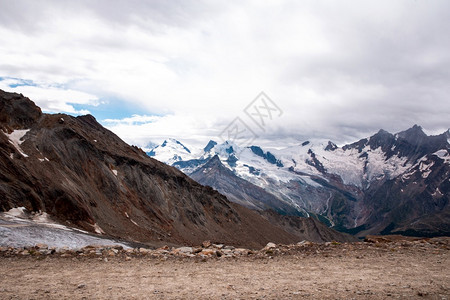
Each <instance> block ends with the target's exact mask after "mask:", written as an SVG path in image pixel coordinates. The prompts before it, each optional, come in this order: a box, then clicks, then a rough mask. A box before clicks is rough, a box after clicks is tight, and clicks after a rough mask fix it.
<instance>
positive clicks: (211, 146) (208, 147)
mask: <svg viewBox="0 0 450 300" xmlns="http://www.w3.org/2000/svg"><path fill="white" fill-rule="evenodd" d="M216 145H217V142H215V141H213V140H209V142H208V144H207V145H206V146H205V148H203V151H204V152H209V151H210V150H211V149H212V148H214V146H216Z"/></svg>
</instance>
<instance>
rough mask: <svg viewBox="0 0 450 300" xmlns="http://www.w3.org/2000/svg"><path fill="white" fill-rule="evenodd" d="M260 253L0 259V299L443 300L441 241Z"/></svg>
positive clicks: (445, 250)
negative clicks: (250, 254)
mask: <svg viewBox="0 0 450 300" xmlns="http://www.w3.org/2000/svg"><path fill="white" fill-rule="evenodd" d="M285 249H287V250H286V251H284V250H283V251H277V249H275V251H272V252H273V253H274V254H273V255H272V253H271V255H267V256H257V255H255V256H244V257H233V258H216V257H215V258H208V259H204V258H203V259H201V258H197V257H195V258H193V257H190V258H189V257H186V258H181V257H159V258H155V257H148V256H133V257H131V258H127V259H124V257H118V256H117V257H110V258H106V257H100V258H88V257H76V256H75V257H61V256H57V255H50V256H37V257H33V256H24V257H22V256H20V255H13V256H3V257H0V298H1V299H42V298H44V299H299V298H302V299H303V298H306V299H319V298H322V299H323V298H330V299H336V298H338V299H351V298H355V299H390V298H394V299H396V298H403V299H411V298H417V299H421V298H424V299H450V260H449V247H448V244H428V243H424V244H421V243H404V242H402V243H385V244H378V243H377V244H371V243H359V244H339V245H328V246H324V245H313V246H310V247H307V248H305V249H303V250H299V249H296V248H291V249H289V247H287V248H286V246H285Z"/></svg>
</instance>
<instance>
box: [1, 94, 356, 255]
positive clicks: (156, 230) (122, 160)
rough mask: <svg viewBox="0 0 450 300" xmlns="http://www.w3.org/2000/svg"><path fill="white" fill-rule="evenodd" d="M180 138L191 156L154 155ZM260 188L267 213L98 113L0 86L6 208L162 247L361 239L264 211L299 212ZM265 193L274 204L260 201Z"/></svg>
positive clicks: (256, 196) (311, 220) (310, 221)
mask: <svg viewBox="0 0 450 300" xmlns="http://www.w3.org/2000/svg"><path fill="white" fill-rule="evenodd" d="M172 144H173V146H174V147H179V148H180V149H181V150H182V152H183V153H187V154H190V153H189V149H187V148H186V147H183V146H182V144H181V143H177V142H176V141H170V142H167V143H166V144H163V145H161V147H157V148H155V149H154V155H156V154H157V153H159V151H160V148H161V149H162V148H165V149H168V148H169V147H170V145H172ZM217 146H218V145H215V146H214V147H212V148H211V149H209V151H210V152H208V153H212V151H215V150H213V149H218V148H217ZM150 154H151V153H150ZM158 155H159V157H161V155H163V154H162V153H160V154H158ZM187 157H188V156H186V158H187ZM189 158H190V157H189ZM175 160H176V162H180V159H178V158H177V159H175ZM216 161H217V160H216ZM174 162H175V161H174ZM213 163H214V161H211V162H210V164H213ZM202 166H206V165H205V164H203V165H202ZM198 167H200V165H198ZM224 171H228V169H224ZM230 176H231V174H230ZM239 184H243V185H245V184H247V181H241V182H240V183H239ZM249 185H250V184H249ZM251 189H253V187H251ZM258 192H259V194H258V193H256V194H254V195H253V196H252V197H253V200H254V203H255V205H256V206H258V207H257V208H258V209H259V211H258V210H251V209H249V208H247V207H244V206H242V205H239V204H237V203H234V202H231V201H229V199H227V198H226V197H225V196H224V195H222V194H220V193H219V192H218V191H216V190H214V189H213V188H211V187H209V186H204V185H202V184H200V183H197V182H196V181H195V180H193V179H192V178H190V177H188V176H187V175H185V174H184V173H183V172H181V171H179V170H178V169H176V168H175V167H172V166H168V165H167V164H165V163H162V162H160V161H158V160H155V159H153V158H150V157H149V156H148V155H147V154H146V153H145V152H144V151H143V150H142V149H140V148H138V147H135V146H130V145H128V144H126V143H125V142H123V141H122V140H121V139H120V138H119V137H118V136H116V135H115V134H114V133H112V132H111V131H109V130H107V129H106V128H104V127H103V126H101V125H100V124H99V123H98V122H97V121H96V119H95V118H94V117H93V116H91V115H85V116H78V117H73V116H69V115H65V114H46V113H42V111H41V109H40V108H39V107H38V106H36V105H35V103H34V102H33V101H31V100H30V99H28V98H26V97H24V96H23V95H21V94H16V93H8V92H5V91H1V90H0V211H3V212H6V211H10V210H11V209H16V208H20V210H21V211H24V212H27V213H36V212H41V213H43V212H45V213H46V215H48V216H49V218H51V219H52V221H55V222H58V223H60V224H63V225H65V226H68V227H73V228H78V229H82V230H84V231H88V232H91V233H96V234H99V235H104V236H109V237H114V238H121V239H123V240H127V241H133V242H139V243H144V244H147V245H153V246H157V245H163V244H178V245H179V244H190V245H199V244H200V243H201V242H202V241H204V240H211V241H212V242H220V243H226V244H229V245H235V246H244V247H251V248H255V247H261V246H264V245H265V244H266V243H268V242H269V241H271V242H275V243H293V242H297V241H301V240H305V239H306V240H311V241H316V242H323V241H332V240H337V241H352V240H355V239H354V237H352V236H350V235H347V234H343V233H340V232H337V231H335V230H334V229H330V228H328V227H327V226H326V225H324V224H323V223H321V222H318V221H317V220H316V219H314V218H301V217H299V216H290V217H287V216H282V215H279V214H278V213H276V212H275V211H273V210H263V208H266V207H267V208H271V207H279V208H282V207H284V208H286V210H287V211H286V213H290V212H291V208H290V206H289V205H284V204H283V202H280V201H279V199H277V198H276V197H274V196H272V195H271V194H270V193H267V192H266V191H265V190H264V189H262V188H260V189H259V190H258ZM247 193H248V192H246V191H245V192H243V194H242V195H244V194H247ZM264 195H265V196H264ZM264 197H266V198H265V199H266V201H267V204H271V205H266V206H262V205H259V204H258V203H257V201H256V200H257V199H262V198H264ZM249 199H250V198H249ZM231 200H233V199H231ZM234 200H236V199H234ZM246 200H247V199H246ZM236 202H237V201H236ZM243 203H245V204H246V203H247V202H245V201H244V202H243ZM283 205H284V206H283Z"/></svg>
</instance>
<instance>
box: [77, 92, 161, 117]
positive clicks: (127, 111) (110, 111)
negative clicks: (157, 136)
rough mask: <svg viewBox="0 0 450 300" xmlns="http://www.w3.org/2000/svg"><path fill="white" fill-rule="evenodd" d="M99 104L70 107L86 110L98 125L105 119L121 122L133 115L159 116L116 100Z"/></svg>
mask: <svg viewBox="0 0 450 300" xmlns="http://www.w3.org/2000/svg"><path fill="white" fill-rule="evenodd" d="M99 103H100V104H99V105H96V106H93V105H84V104H72V103H70V105H72V106H73V107H74V108H75V109H76V110H77V111H82V110H88V111H89V112H90V114H91V115H93V116H94V117H95V118H96V119H97V121H99V122H100V123H104V122H103V121H104V120H107V119H115V120H121V119H125V118H130V117H132V116H134V115H147V116H148V115H151V116H160V115H156V114H153V113H151V112H149V111H147V110H145V109H143V108H142V107H141V106H139V105H134V104H132V103H129V102H127V101H124V100H121V99H117V98H108V99H103V98H101V99H100V100H99Z"/></svg>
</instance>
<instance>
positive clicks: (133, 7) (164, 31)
mask: <svg viewBox="0 0 450 300" xmlns="http://www.w3.org/2000/svg"><path fill="white" fill-rule="evenodd" d="M33 3H34V2H33V1H20V0H17V1H7V2H5V3H3V4H2V6H3V7H2V8H3V9H2V12H0V36H2V44H1V45H0V58H1V59H0V70H2V72H3V73H2V74H0V76H4V77H5V76H6V77H14V78H24V79H30V80H32V81H33V82H35V83H37V84H38V87H29V86H28V87H24V86H21V87H17V88H16V89H15V90H17V91H20V92H22V93H23V94H25V95H26V96H28V97H30V98H31V99H33V100H36V102H37V103H38V104H40V105H42V106H43V108H44V109H46V110H48V111H58V110H61V111H66V112H72V113H73V112H76V109H75V108H74V107H73V106H71V104H70V103H78V104H86V105H93V104H94V105H95V104H96V103H98V99H103V98H106V99H107V98H108V97H114V98H119V99H123V100H124V101H127V102H128V103H129V104H130V106H133V105H134V106H136V107H140V108H143V109H144V111H136V114H139V115H142V116H141V117H138V116H133V117H131V118H129V119H127V120H123V121H112V120H109V122H106V124H107V125H108V126H109V127H110V128H111V129H113V130H114V131H115V132H116V133H118V134H119V135H120V136H121V137H123V138H126V139H129V140H130V141H131V140H132V141H136V142H138V141H139V143H143V142H145V139H153V140H155V139H160V138H163V137H166V136H172V137H176V138H180V137H183V138H189V139H192V140H193V139H195V138H200V137H202V138H204V139H208V138H209V137H215V136H217V135H218V133H220V131H221V130H222V129H223V128H225V126H226V125H227V124H228V122H231V121H232V120H233V119H234V118H235V117H236V116H240V115H242V110H243V109H244V107H245V106H246V105H247V104H248V103H249V102H250V101H252V100H253V98H254V97H255V96H256V95H257V94H258V93H259V92H260V91H262V90H264V91H265V92H266V93H267V94H268V95H269V96H271V97H272V98H273V100H274V101H276V102H277V104H278V105H279V106H280V107H281V108H282V109H283V111H285V114H284V115H283V117H282V118H281V119H279V120H276V121H274V122H273V123H272V124H271V125H270V128H267V130H266V132H264V133H260V134H261V138H275V137H277V136H278V137H286V136H289V137H294V138H299V139H302V138H304V137H305V138H307V137H309V136H311V135H314V136H317V137H324V138H330V139H333V140H336V141H337V142H339V141H347V140H352V139H354V138H358V137H362V136H365V135H366V134H369V133H373V132H375V131H377V130H378V129H379V128H384V129H387V130H390V131H399V130H402V129H406V128H407V127H409V126H411V125H413V124H414V123H418V124H421V125H422V126H423V127H424V128H427V129H429V130H430V131H432V132H439V131H443V130H444V129H446V128H448V127H449V125H448V119H449V118H448V117H449V115H450V108H449V107H450V106H449V105H448V94H449V92H450V86H449V85H448V84H447V83H448V82H449V80H450V74H449V72H448V70H449V65H450V54H449V52H448V49H449V48H450V35H449V34H448V32H446V30H445V28H449V26H450V21H448V12H449V8H450V4H449V3H448V2H446V1H437V0H436V1H427V2H425V1H410V0H404V1H395V2H392V1H364V2H360V1H358V2H357V1H339V2H336V1H264V2H263V1H246V2H239V3H237V2H233V1H230V2H221V3H220V2H214V3H212V2H197V1H150V2H148V1H131V2H122V1H118V2H114V4H112V3H110V2H109V1H96V2H95V3H92V2H89V1H77V2H65V1H43V2H40V4H39V5H36V4H33ZM11 15H14V16H16V17H15V18H12V17H11ZM0 83H1V82H0ZM61 85H62V86H64V87H65V89H64V90H62V89H57V88H55V86H61ZM5 89H7V90H11V89H10V88H8V87H5ZM41 103H42V104H41ZM153 114H157V115H162V116H163V117H153V116H151V117H146V116H144V115H153ZM164 115H166V116H164ZM138 118H141V120H137V119H138ZM146 118H148V120H147V119H146ZM125 135H127V136H125Z"/></svg>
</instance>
